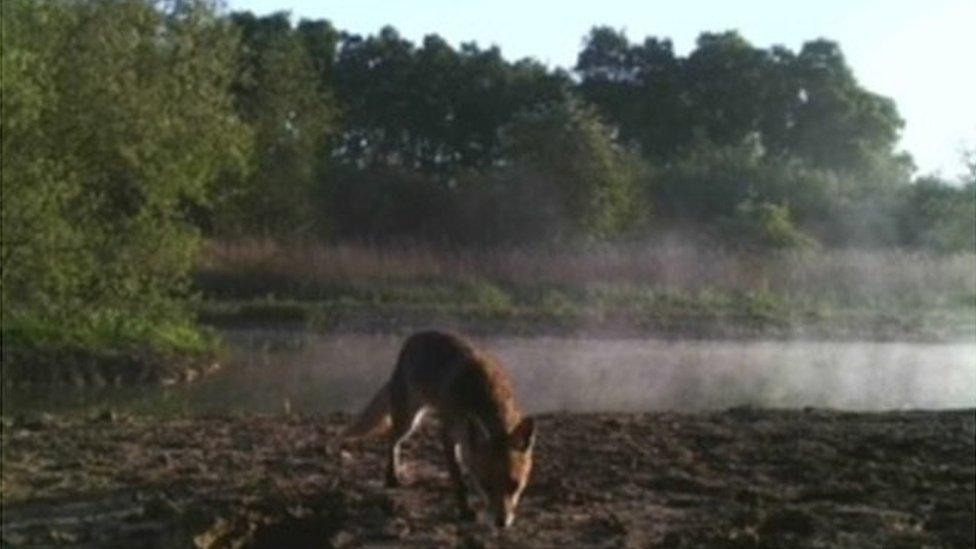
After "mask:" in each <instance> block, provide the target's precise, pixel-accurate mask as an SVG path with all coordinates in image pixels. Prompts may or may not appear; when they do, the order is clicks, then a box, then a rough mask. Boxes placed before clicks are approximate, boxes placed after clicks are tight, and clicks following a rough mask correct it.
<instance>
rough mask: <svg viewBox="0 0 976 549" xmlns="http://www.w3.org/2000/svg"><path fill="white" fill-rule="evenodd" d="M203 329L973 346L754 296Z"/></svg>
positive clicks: (371, 308)
mask: <svg viewBox="0 0 976 549" xmlns="http://www.w3.org/2000/svg"><path fill="white" fill-rule="evenodd" d="M198 319H199V320H200V322H202V323H203V324H206V325H209V326H212V327H215V328H221V329H227V328H232V329H233V328H255V327H261V328H275V327H277V328H294V329H302V330H311V331H315V332H321V333H350V334H387V333H397V334H404V335H406V334H409V333H411V332H414V331H417V330H423V329H428V328H430V327H439V328H445V329H451V330H453V331H456V332H460V333H465V334H471V335H481V336H492V335H497V336H523V337H538V336H554V337H584V338H639V339H730V340H749V339H755V340H759V339H767V340H808V341H817V340H833V341H907V342H923V343H941V342H954V341H971V340H973V339H974V338H976V309H969V308H966V307H957V308H933V309H925V308H920V309H898V308H866V309H861V308H823V307H820V308H804V307H802V306H800V305H797V306H795V307H794V306H793V305H787V304H783V303H777V302H776V301H775V300H770V299H769V298H767V297H764V296H737V297H729V298H728V299H721V300H714V299H713V298H712V297H706V298H704V299H698V298H686V297H679V298H675V297H673V296H667V295H662V296H658V297H652V298H651V300H650V302H642V301H641V299H640V297H639V296H633V299H631V300H627V299H623V298H621V300H620V302H618V303H615V304H613V305H608V304H606V303H602V304H601V303H593V304H586V303H583V302H580V303H574V304H571V305H566V304H564V305H560V306H558V307H549V306H545V305H538V304H509V305H505V306H496V305H493V304H486V303H483V302H479V301H476V300H467V301H460V302H453V301H444V302H437V301H430V302H412V301H411V300H397V299H396V298H393V299H384V300H373V299H369V298H366V299H363V298H361V297H356V296H355V292H352V293H350V294H340V295H337V296H336V297H334V298H331V299H327V300H322V301H314V300H313V301H294V300H281V299H263V298H262V299H254V300H244V301H242V300H225V301H220V300H210V301H205V302H202V303H201V304H200V305H199V308H198Z"/></svg>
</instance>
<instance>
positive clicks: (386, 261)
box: [199, 240, 976, 307]
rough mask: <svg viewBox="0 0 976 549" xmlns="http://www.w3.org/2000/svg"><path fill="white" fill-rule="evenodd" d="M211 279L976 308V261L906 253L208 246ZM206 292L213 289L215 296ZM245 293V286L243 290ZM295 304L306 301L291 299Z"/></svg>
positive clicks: (229, 289) (658, 246)
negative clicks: (622, 290)
mask: <svg viewBox="0 0 976 549" xmlns="http://www.w3.org/2000/svg"><path fill="white" fill-rule="evenodd" d="M199 273H200V276H201V279H202V280H205V281H206V280H210V281H211V282H210V283H209V285H210V286H213V285H214V284H218V285H222V286H224V287H223V288H222V289H221V293H223V294H224V295H235V294H236V297H255V296H253V295H246V294H248V293H250V290H248V289H247V288H249V287H251V286H252V283H253V282H254V281H256V280H261V281H263V283H262V284H260V285H259V286H260V287H261V288H263V289H264V290H262V291H265V292H267V293H276V294H279V295H281V296H288V294H289V293H290V290H289V289H290V288H295V287H308V286H318V287H335V286H349V285H369V284H372V283H377V284H378V283H385V284H388V283H404V284H408V283H417V284H422V283H429V282H433V281H455V282H464V281H475V280H483V281H490V282H492V283H494V284H500V285H504V286H508V287H515V288H519V287H539V286H558V287H562V288H592V287H594V286H600V287H603V286H610V287H613V286H638V287H641V288H644V289H648V290H653V291H655V292H663V293H672V294H694V295H699V294H701V293H703V292H720V293H736V294H738V293H742V294H757V293H770V294H775V295H778V296H781V297H784V298H788V299H791V300H793V299H802V300H807V299H810V300H828V301H830V302H838V303H840V302H855V303H860V304H871V303H873V302H897V303H901V304H907V305H912V304H925V305H927V306H961V305H965V306H969V307H971V306H973V305H974V304H976V254H973V253H957V254H951V255H937V254H931V253H925V252H915V251H902V250H821V251H807V252H774V253H763V254H757V253H748V252H737V251H730V250H726V249H722V248H718V247H707V246H703V245H694V244H689V243H687V242H679V241H673V240H672V241H665V242H659V243H651V244H621V245H612V246H610V245H607V246H591V247H587V248H585V249H567V248H562V249H559V248H531V249H530V248H508V249H481V250H473V249H454V250H447V249H439V248H435V247H432V246H429V245H423V244H402V245H396V246H391V245H369V244H350V243H347V244H332V245H321V244H307V243H287V244H282V243H279V242H275V241H271V240H238V241H220V242H209V243H207V245H206V246H205V250H204V254H203V259H202V262H201V265H200V267H199ZM207 286H208V283H204V289H205V290H207V289H208V288H207ZM235 286H237V288H236V289H235ZM291 297H297V296H291Z"/></svg>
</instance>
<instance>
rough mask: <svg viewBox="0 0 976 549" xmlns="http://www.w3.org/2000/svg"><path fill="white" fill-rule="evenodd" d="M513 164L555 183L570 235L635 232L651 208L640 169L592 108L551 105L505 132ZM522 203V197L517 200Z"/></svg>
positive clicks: (521, 118) (525, 115)
mask: <svg viewBox="0 0 976 549" xmlns="http://www.w3.org/2000/svg"><path fill="white" fill-rule="evenodd" d="M504 135H505V140H504V143H505V146H506V151H507V153H508V158H509V159H510V162H512V164H513V165H514V166H516V167H520V169H521V170H524V171H526V172H527V173H532V174H536V176H537V177H539V178H542V179H544V180H547V181H549V182H550V183H549V185H550V186H551V188H553V189H555V191H556V196H555V197H554V198H555V199H556V200H557V201H558V202H557V203H558V204H559V207H560V210H561V211H562V212H564V213H565V215H566V216H567V217H566V224H565V225H566V227H568V228H569V232H570V234H567V235H564V237H575V236H583V237H587V238H596V239H604V238H609V237H613V236H618V235H621V234H623V233H625V232H627V231H629V230H633V229H635V228H636V227H637V226H638V225H639V224H640V223H641V222H642V221H644V219H645V216H646V214H647V213H648V212H647V209H646V205H645V202H644V200H643V199H642V198H643V197H641V196H640V195H639V193H638V187H637V181H638V178H639V176H640V164H639V163H638V162H637V160H636V159H635V158H634V157H633V156H632V155H630V154H629V153H628V152H626V151H624V150H622V149H621V148H619V147H618V146H617V145H616V144H615V143H614V142H613V139H612V136H611V133H610V131H609V129H608V128H607V127H606V126H605V125H604V124H603V123H602V122H601V121H600V119H599V117H598V116H597V115H596V113H595V112H594V111H593V109H592V108H589V107H586V106H583V105H581V104H579V103H577V102H572V101H571V102H568V103H557V104H550V105H548V106H546V107H544V108H541V109H536V110H533V111H528V112H525V113H523V114H521V115H520V116H519V117H517V118H516V119H515V120H514V121H513V122H512V123H511V124H510V125H509V126H507V127H506V129H505V131H504ZM511 200H512V201H517V200H519V197H518V194H517V192H516V194H515V195H514V196H512V197H511Z"/></svg>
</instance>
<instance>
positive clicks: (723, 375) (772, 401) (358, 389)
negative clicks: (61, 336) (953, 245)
mask: <svg viewBox="0 0 976 549" xmlns="http://www.w3.org/2000/svg"><path fill="white" fill-rule="evenodd" d="M225 336H226V338H227V340H228V341H229V343H230V346H231V349H232V353H231V355H232V356H231V359H230V361H229V363H228V365H227V366H226V367H225V368H224V369H223V370H221V371H220V372H218V373H217V374H214V375H213V376H210V377H208V378H206V379H203V380H201V381H198V382H195V383H192V384H189V385H182V386H171V387H163V388H160V387H155V386H154V387H124V388H101V389H68V388H59V389H56V390H53V391H51V390H48V391H25V390H22V389H18V390H6V391H5V393H6V394H5V395H4V397H5V398H4V413H5V414H11V413H19V412H24V411H39V410H49V411H69V410H76V411H78V410H84V411H88V410H91V409H99V408H105V407H111V408H112V409H115V410H117V411H122V412H129V413H137V414H154V415H194V414H205V413H210V412H261V413H282V412H285V411H287V410H290V411H292V412H301V413H325V412H332V411H356V410H358V409H359V408H360V407H361V406H362V405H364V403H365V402H366V401H367V400H368V399H369V398H370V397H371V396H372V394H373V393H374V392H375V391H376V389H377V388H378V387H379V386H380V385H382V383H383V382H384V381H385V380H386V379H387V378H388V376H389V374H390V372H391V371H392V367H393V363H394V360H395V358H396V354H397V352H398V350H399V346H400V344H401V343H402V340H403V337H402V336H394V335H337V334H318V333H310V332H304V331H295V330H270V329H254V330H233V331H228V332H226V333H225ZM475 341H476V342H477V343H478V344H479V345H481V346H483V347H485V348H487V349H488V350H489V351H491V352H492V353H493V354H495V355H496V356H497V357H499V358H500V359H501V360H502V361H503V362H504V363H505V364H506V365H507V367H508V369H509V370H510V371H511V373H512V374H513V377H514V378H515V383H516V390H517V392H518V395H519V400H520V402H521V404H522V406H523V408H524V409H525V410H526V411H528V412H552V411H650V410H681V411H695V410H710V409H723V408H728V407H731V406H742V405H752V406H760V407H787V408H799V407H806V406H812V407H825V408H836V409H845V410H891V409H947V408H966V407H974V406H976V344H974V343H970V342H958V343H940V344H921V343H902V342H833V341H729V340H715V341H709V340H677V341H665V340H654V339H648V340H642V339H572V338H556V337H532V338H521V337H508V336H506V337H484V338H478V339H476V340H475Z"/></svg>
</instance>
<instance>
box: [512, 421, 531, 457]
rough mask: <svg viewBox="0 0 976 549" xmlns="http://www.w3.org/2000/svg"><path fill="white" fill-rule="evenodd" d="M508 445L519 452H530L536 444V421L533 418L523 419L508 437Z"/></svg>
mask: <svg viewBox="0 0 976 549" xmlns="http://www.w3.org/2000/svg"><path fill="white" fill-rule="evenodd" d="M508 444H509V446H511V447H512V448H513V449H515V450H518V451H519V452H528V451H529V450H531V449H532V446H533V445H534V444H535V420H534V419H532V418H531V417H527V418H525V419H523V420H522V421H521V422H519V424H518V425H517V426H516V427H515V429H514V430H513V431H512V434H510V435H508Z"/></svg>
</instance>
